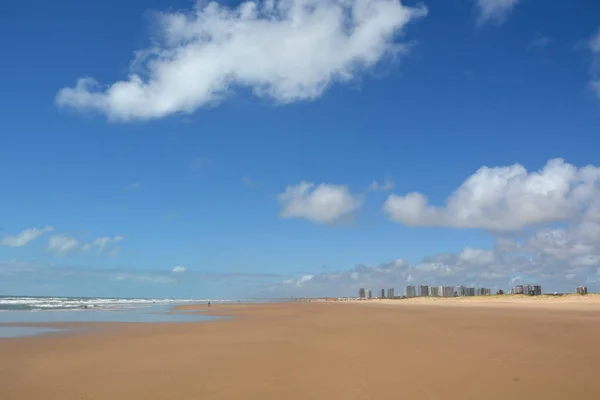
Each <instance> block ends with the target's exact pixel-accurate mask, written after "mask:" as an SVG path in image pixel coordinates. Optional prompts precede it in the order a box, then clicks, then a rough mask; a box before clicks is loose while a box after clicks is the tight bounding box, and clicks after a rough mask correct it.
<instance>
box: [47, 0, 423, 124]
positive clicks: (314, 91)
mask: <svg viewBox="0 0 600 400" xmlns="http://www.w3.org/2000/svg"><path fill="white" fill-rule="evenodd" d="M426 13H427V10H426V9H425V7H423V6H419V7H405V6H403V5H402V4H401V3H400V1H398V0H265V1H263V2H252V1H247V2H244V3H242V4H240V5H239V6H238V7H237V8H235V9H232V8H228V7H226V6H223V5H219V4H218V3H216V2H210V3H209V2H205V1H198V2H197V4H196V6H195V7H194V8H193V9H192V10H191V11H189V12H184V11H178V12H175V11H174V12H166V13H161V14H159V15H158V21H157V27H158V32H157V37H158V38H159V39H158V40H157V41H156V42H155V43H154V45H153V46H152V47H150V48H148V49H145V50H141V51H138V52H136V55H135V59H134V61H133V62H132V65H131V71H130V75H129V77H128V79H127V80H124V81H119V82H115V83H113V84H110V85H108V86H102V85H100V84H99V83H98V82H96V81H95V80H94V79H92V78H89V77H84V78H80V79H79V80H78V81H77V84H76V85H75V87H66V88H63V89H61V90H60V91H59V92H58V94H57V96H56V101H57V104H58V105H60V106H69V107H73V108H76V109H80V110H96V111H100V112H102V113H104V114H106V115H107V116H108V117H109V118H111V119H114V120H132V119H152V118H161V117H164V116H167V115H171V114H175V113H191V112H193V111H194V110H196V109H197V108H199V107H202V106H209V105H214V104H215V103H217V102H219V101H220V100H222V99H223V97H225V96H226V95H227V94H228V93H229V92H230V91H231V90H232V89H234V88H235V87H236V86H244V87H248V88H250V89H252V91H253V92H254V94H255V95H256V96H260V97H266V98H271V99H273V100H275V101H276V102H279V103H289V102H294V101H299V100H312V99H315V98H318V97H319V96H321V95H322V93H323V92H324V91H325V89H326V88H327V87H328V86H329V85H330V84H331V83H333V82H343V81H348V80H350V79H353V78H355V77H356V76H357V75H359V74H360V72H361V71H363V70H364V69H365V68H370V67H373V66H374V65H376V64H377V63H378V62H379V61H381V60H382V59H383V58H385V57H388V56H395V55H397V54H400V53H405V52H406V51H407V50H408V49H409V47H410V46H409V45H408V44H402V43H398V42H397V41H396V40H395V39H396V37H397V35H398V34H399V33H402V32H403V29H404V28H405V27H406V25H407V24H408V23H409V22H411V21H413V20H415V19H417V18H419V17H423V16H425V15H426Z"/></svg>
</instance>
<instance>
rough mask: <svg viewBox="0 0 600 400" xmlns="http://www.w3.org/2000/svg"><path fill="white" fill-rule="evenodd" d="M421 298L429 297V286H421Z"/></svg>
mask: <svg viewBox="0 0 600 400" xmlns="http://www.w3.org/2000/svg"><path fill="white" fill-rule="evenodd" d="M419 296H421V297H427V296H429V286H427V285H421V286H419Z"/></svg>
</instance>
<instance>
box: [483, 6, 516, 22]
mask: <svg viewBox="0 0 600 400" xmlns="http://www.w3.org/2000/svg"><path fill="white" fill-rule="evenodd" d="M518 2H519V0H475V5H476V7H477V12H478V17H477V22H478V23H479V24H484V23H486V22H494V23H497V24H501V23H503V22H504V21H505V20H506V17H507V16H508V14H510V12H511V11H512V10H513V9H514V8H515V6H516V5H517V3H518Z"/></svg>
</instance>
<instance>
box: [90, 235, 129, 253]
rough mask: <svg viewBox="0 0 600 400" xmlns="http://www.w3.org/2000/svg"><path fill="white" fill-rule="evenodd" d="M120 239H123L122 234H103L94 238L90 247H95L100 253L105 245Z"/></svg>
mask: <svg viewBox="0 0 600 400" xmlns="http://www.w3.org/2000/svg"><path fill="white" fill-rule="evenodd" d="M121 240H123V236H114V237H110V236H104V237H99V238H96V239H94V241H93V242H92V243H91V245H92V247H96V248H97V249H98V253H101V252H103V251H104V249H105V248H106V246H108V245H110V244H113V243H117V242H120V241H121Z"/></svg>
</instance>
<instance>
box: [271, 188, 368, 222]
mask: <svg viewBox="0 0 600 400" xmlns="http://www.w3.org/2000/svg"><path fill="white" fill-rule="evenodd" d="M278 199H279V202H280V203H281V205H282V210H281V212H280V214H279V215H280V216H281V217H282V218H304V219H308V220H310V221H313V222H316V223H319V224H330V223H333V222H336V221H338V220H339V219H340V218H342V217H344V216H348V215H351V214H352V213H354V212H355V211H357V210H358V209H359V208H360V207H361V205H362V200H361V198H360V196H357V195H353V194H352V193H350V190H349V189H348V187H347V186H343V185H330V184H327V183H322V184H320V185H318V186H316V187H315V184H313V183H310V182H304V181H303V182H300V183H299V184H298V185H294V186H288V187H287V188H286V189H285V192H283V193H281V194H279V196H278Z"/></svg>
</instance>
